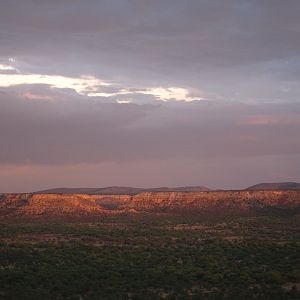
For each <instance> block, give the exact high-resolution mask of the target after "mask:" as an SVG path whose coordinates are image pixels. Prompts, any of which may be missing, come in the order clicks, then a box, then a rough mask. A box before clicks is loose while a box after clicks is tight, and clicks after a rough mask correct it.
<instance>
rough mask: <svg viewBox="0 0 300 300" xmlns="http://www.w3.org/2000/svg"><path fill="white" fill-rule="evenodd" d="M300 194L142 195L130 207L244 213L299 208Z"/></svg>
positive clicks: (238, 192) (136, 197)
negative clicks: (261, 209) (265, 209)
mask: <svg viewBox="0 0 300 300" xmlns="http://www.w3.org/2000/svg"><path fill="white" fill-rule="evenodd" d="M299 206H300V191H218V192H190V193H186V192H182V193H178V192H170V193H164V192H160V193H141V194H139V195H136V196H134V197H133V198H132V201H131V202H130V203H129V205H128V207H130V208H134V209H137V210H156V209H162V210H177V211H178V210H226V209H233V210H240V211H245V210H249V209H255V208H257V209H258V208H268V207H269V208H296V207H299Z"/></svg>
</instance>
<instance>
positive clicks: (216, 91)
mask: <svg viewBox="0 0 300 300" xmlns="http://www.w3.org/2000/svg"><path fill="white" fill-rule="evenodd" d="M299 15H300V1H299V0H286V1H282V0H185V1H182V0H107V1H105V0H51V1H50V0H0V192H31V191H36V190H41V189H47V188H52V187H104V186H112V185H121V186H135V187H157V186H169V187H175V186H186V185H205V186H208V187H210V188H222V189H223V188H224V189H240V188H246V187H247V186H250V185H252V184H256V183H258V182H279V181H298V182H299V181H300V18H299Z"/></svg>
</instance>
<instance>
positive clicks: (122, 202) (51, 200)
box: [0, 190, 300, 218]
mask: <svg viewBox="0 0 300 300" xmlns="http://www.w3.org/2000/svg"><path fill="white" fill-rule="evenodd" d="M256 211H271V212H272V211H275V212H291V213H292V214H297V213H299V211H300V191H299V190H287V191H214V192H143V193H140V194H137V195H133V196H132V195H85V194H72V195H61V194H2V195H1V198H0V216H1V217H2V218H6V217H77V216H78V217H80V216H99V217H100V216H105V215H112V214H142V213H172V214H180V213H203V212H208V213H233V212H237V213H245V212H256Z"/></svg>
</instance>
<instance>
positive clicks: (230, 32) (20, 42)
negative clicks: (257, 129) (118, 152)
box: [0, 0, 300, 100]
mask: <svg viewBox="0 0 300 300" xmlns="http://www.w3.org/2000/svg"><path fill="white" fill-rule="evenodd" d="M0 11H1V12H0V28H1V29H0V38H1V47H0V54H1V56H2V57H4V58H5V57H16V59H17V60H19V61H20V62H19V64H20V65H22V67H24V68H25V69H26V70H28V71H31V72H40V73H55V74H57V73H60V74H62V73H63V74H69V75H72V74H73V75H74V74H75V75H79V74H86V73H88V74H94V75H97V76H99V77H101V78H103V77H104V78H105V79H113V80H114V81H117V82H121V83H122V84H124V83H126V84H129V85H131V86H133V87H137V86H145V85H149V86H157V85H171V86H172V85H175V86H178V85H179V86H180V85H183V86H187V87H190V88H194V89H201V90H204V91H205V92H207V93H208V95H210V96H212V95H214V96H219V97H223V98H227V97H234V98H239V99H240V98H243V99H246V100H247V99H252V98H255V97H258V98H267V99H269V100H270V99H272V98H273V97H278V95H279V96H280V97H284V98H288V99H293V100H294V99H295V93H296V94H297V97H298V96H299V91H298V88H297V87H296V86H290V85H289V82H290V81H293V80H299V79H300V78H299V72H295V71H294V70H295V68H297V69H299V66H300V57H299V53H300V24H299V23H300V22H299V17H298V16H299V14H300V2H299V1H297V0H289V1H279V0H269V1H267V0H264V1H254V0H247V1H246V0H245V1H243V0H227V1H219V0H209V1H203V0H202V1H199V0H188V1H177V0H175V1H174V0H172V1H168V0H166V1H124V0H122V1H118V0H116V1H91V0H90V1H79V0H77V1H29V0H22V1H20V0H19V1H17V0H10V1H3V0H2V1H1V10H0ZM291 60H292V61H293V63H292V64H289V61H291ZM266 66H267V67H266ZM281 66H282V68H281ZM274 69H275V70H276V71H275V72H274ZM224 78H225V81H224ZM269 81H271V82H272V84H271V85H272V88H271V89H270V87H269ZM241 82H247V83H248V84H249V86H250V87H249V88H247V86H246V87H245V86H243V85H242V87H241V88H240V87H239V84H240V83H241ZM275 82H276V84H274V83H275ZM264 85H266V86H267V87H266V88H265V87H264ZM287 86H288V87H287ZM282 89H284V90H285V91H287V92H285V93H283V94H282V92H281V90H282ZM243 99H241V100H243Z"/></svg>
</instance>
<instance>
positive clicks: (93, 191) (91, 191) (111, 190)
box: [35, 186, 210, 195]
mask: <svg viewBox="0 0 300 300" xmlns="http://www.w3.org/2000/svg"><path fill="white" fill-rule="evenodd" d="M209 190H210V189H209V188H207V187H205V186H183V187H174V188H169V187H157V188H135V187H127V186H111V187H104V188H54V189H48V190H42V191H37V192H35V194H87V195H137V194H139V193H142V192H170V191H174V192H201V191H209Z"/></svg>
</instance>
